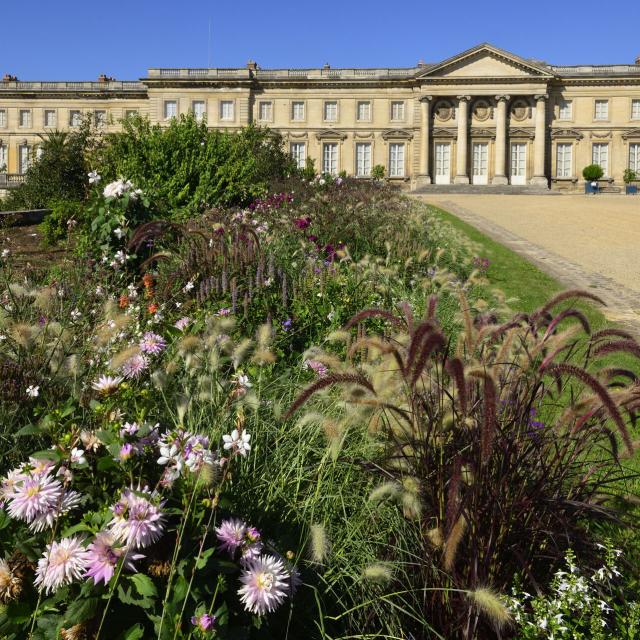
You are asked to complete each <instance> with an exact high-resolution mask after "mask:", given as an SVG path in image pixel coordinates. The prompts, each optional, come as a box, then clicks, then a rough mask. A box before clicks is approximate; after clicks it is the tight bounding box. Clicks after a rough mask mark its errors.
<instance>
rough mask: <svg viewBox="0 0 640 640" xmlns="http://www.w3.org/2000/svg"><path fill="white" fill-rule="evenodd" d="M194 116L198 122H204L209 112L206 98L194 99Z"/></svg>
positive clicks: (192, 106)
mask: <svg viewBox="0 0 640 640" xmlns="http://www.w3.org/2000/svg"><path fill="white" fill-rule="evenodd" d="M191 108H192V109H193V116H194V117H195V119H196V120H197V121H198V122H202V121H203V120H204V117H205V115H206V113H207V103H206V102H205V101H204V100H194V101H193V102H192V103H191Z"/></svg>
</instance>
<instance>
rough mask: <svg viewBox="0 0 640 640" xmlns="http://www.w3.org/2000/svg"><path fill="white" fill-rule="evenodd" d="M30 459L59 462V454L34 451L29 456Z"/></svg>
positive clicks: (49, 451)
mask: <svg viewBox="0 0 640 640" xmlns="http://www.w3.org/2000/svg"><path fill="white" fill-rule="evenodd" d="M29 457H30V458H35V459H36V460H52V461H53V462H60V454H59V453H58V452H57V451H51V450H48V451H35V452H34V453H32V454H30V456H29Z"/></svg>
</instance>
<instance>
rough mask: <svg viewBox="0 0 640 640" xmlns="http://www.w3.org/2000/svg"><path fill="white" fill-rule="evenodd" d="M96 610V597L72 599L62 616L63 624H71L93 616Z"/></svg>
mask: <svg viewBox="0 0 640 640" xmlns="http://www.w3.org/2000/svg"><path fill="white" fill-rule="evenodd" d="M97 610H98V598H80V599H76V600H74V601H73V602H72V603H71V604H70V605H69V608H68V609H67V613H66V614H65V616H64V623H65V625H69V626H73V625H74V624H79V623H80V622H84V621H85V620H89V619H90V618H93V617H94V616H95V614H96V611H97Z"/></svg>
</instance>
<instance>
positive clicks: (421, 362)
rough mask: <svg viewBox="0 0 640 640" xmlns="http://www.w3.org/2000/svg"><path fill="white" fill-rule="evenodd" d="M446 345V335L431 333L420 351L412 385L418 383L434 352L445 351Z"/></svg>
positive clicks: (412, 377)
mask: <svg viewBox="0 0 640 640" xmlns="http://www.w3.org/2000/svg"><path fill="white" fill-rule="evenodd" d="M445 345H446V340H445V338H444V335H443V334H442V333H440V332H439V331H438V332H437V333H431V334H429V336H428V337H427V339H426V340H425V341H424V344H423V345H422V349H421V350H420V355H419V356H418V358H417V360H416V364H415V368H414V370H413V373H412V375H411V379H410V382H411V384H412V385H415V384H416V382H417V381H418V378H419V377H420V376H421V375H422V373H423V371H424V370H425V369H426V367H427V362H428V360H429V356H430V355H431V353H432V352H434V351H441V350H443V349H444V347H445Z"/></svg>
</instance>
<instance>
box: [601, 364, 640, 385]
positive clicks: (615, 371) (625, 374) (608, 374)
mask: <svg viewBox="0 0 640 640" xmlns="http://www.w3.org/2000/svg"><path fill="white" fill-rule="evenodd" d="M600 375H601V376H602V377H603V378H605V379H606V380H612V379H613V378H617V377H622V378H628V379H629V380H631V382H634V383H635V382H638V381H639V380H640V378H638V375H637V374H636V373H634V372H633V371H630V370H629V369H621V368H618V367H610V368H606V369H602V370H601V371H600Z"/></svg>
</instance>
